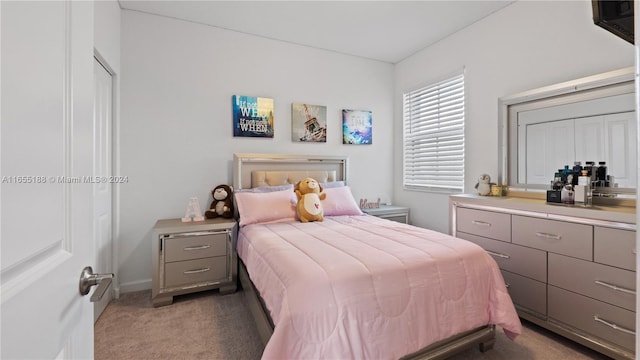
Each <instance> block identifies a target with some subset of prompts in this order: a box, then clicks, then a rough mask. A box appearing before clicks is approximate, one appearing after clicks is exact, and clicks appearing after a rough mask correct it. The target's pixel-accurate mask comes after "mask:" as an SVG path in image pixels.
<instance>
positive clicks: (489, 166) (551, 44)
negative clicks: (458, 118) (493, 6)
mask: <svg viewBox="0 0 640 360" xmlns="http://www.w3.org/2000/svg"><path fill="white" fill-rule="evenodd" d="M633 64H634V47H633V45H632V44H630V43H628V42H626V41H624V40H622V39H620V38H618V37H616V36H614V35H612V34H611V33H609V32H607V31H605V30H603V29H601V28H599V27H597V26H595V25H594V24H593V20H592V12H591V2H590V1H518V2H516V3H514V4H512V5H510V6H508V7H506V8H504V9H502V10H500V11H498V12H496V13H494V14H492V15H491V16H489V17H487V18H485V19H483V20H481V21H479V22H476V23H475V24H473V25H471V26H469V27H467V28H465V29H463V30H462V31H459V32H458V33H456V34H454V35H452V36H450V37H448V38H446V39H444V40H442V41H440V42H438V43H436V44H435V45H433V46H430V47H429V48H427V49H425V50H423V51H421V52H419V53H417V54H415V55H413V56H411V57H410V58H408V59H406V60H404V61H402V62H400V63H399V64H397V65H396V67H395V75H394V78H395V92H394V98H395V107H394V114H395V119H396V121H395V125H394V134H395V135H394V159H395V162H394V164H395V167H394V200H395V202H396V203H398V204H402V205H406V206H410V207H411V221H412V223H413V224H415V225H419V226H423V227H427V228H431V229H435V230H438V231H441V232H448V222H449V214H448V196H447V195H442V194H433V193H423V192H411V191H404V190H403V188H402V93H403V91H407V90H412V89H415V88H417V87H420V86H423V85H427V84H429V83H431V82H434V81H437V80H440V79H442V78H443V77H446V76H448V75H450V74H453V73H455V72H456V71H460V70H461V69H463V68H464V69H465V95H466V123H465V192H473V190H474V185H475V183H476V180H477V177H478V176H479V175H480V174H483V173H488V174H490V175H491V177H492V179H497V177H498V98H500V97H503V96H507V95H510V94H514V93H517V92H521V91H525V90H529V89H534V88H538V87H541V86H546V85H552V84H555V83H558V82H563V81H568V80H572V79H576V78H580V77H585V76H589V75H594V74H598V73H602V72H606V71H610V70H615V69H619V68H623V67H627V66H632V65H633ZM551 175H553V174H550V175H549V176H551Z"/></svg>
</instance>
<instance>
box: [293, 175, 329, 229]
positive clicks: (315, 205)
mask: <svg viewBox="0 0 640 360" xmlns="http://www.w3.org/2000/svg"><path fill="white" fill-rule="evenodd" d="M322 190H323V189H322V186H321V185H320V183H318V181H316V180H315V179H312V178H306V179H302V180H300V181H298V182H297V183H296V185H295V186H294V188H293V191H294V192H295V193H296V197H297V198H298V203H297V205H296V213H297V215H298V219H300V221H302V222H309V221H322V220H324V211H323V209H322V203H320V200H324V199H325V198H326V197H327V194H326V193H323V192H322Z"/></svg>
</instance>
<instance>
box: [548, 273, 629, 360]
mask: <svg viewBox="0 0 640 360" xmlns="http://www.w3.org/2000/svg"><path fill="white" fill-rule="evenodd" d="M548 291H549V318H551V319H555V320H558V321H560V322H563V323H565V324H568V325H570V326H572V327H574V328H578V329H581V330H582V331H585V332H587V333H590V334H593V335H595V336H597V337H599V338H601V339H605V340H607V341H609V342H611V343H614V344H616V345H618V346H620V347H622V348H624V349H627V350H629V351H632V352H633V349H634V344H635V335H633V334H632V333H631V332H634V331H635V320H636V316H635V315H636V314H635V313H634V312H632V311H629V310H625V309H622V308H619V307H617V306H613V305H609V304H607V303H604V302H601V301H598V300H594V299H591V298H588V297H586V296H582V295H578V294H575V293H572V292H570V291H566V290H563V289H560V288H557V287H555V286H551V285H549V289H548ZM605 322H606V323H608V324H609V325H607V324H606V323H605ZM614 326H617V327H621V328H618V329H616V328H614Z"/></svg>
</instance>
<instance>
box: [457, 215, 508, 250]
mask: <svg viewBox="0 0 640 360" xmlns="http://www.w3.org/2000/svg"><path fill="white" fill-rule="evenodd" d="M457 217H458V219H457V230H458V231H462V232H466V233H468V234H473V235H478V236H484V237H487V238H491V239H496V240H502V241H507V242H510V241H511V215H509V214H503V213H497V212H493V211H484V210H475V209H465V208H458V211H457Z"/></svg>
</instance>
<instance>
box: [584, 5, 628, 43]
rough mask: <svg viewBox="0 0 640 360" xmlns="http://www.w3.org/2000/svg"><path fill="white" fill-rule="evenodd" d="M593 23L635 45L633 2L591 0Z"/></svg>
mask: <svg viewBox="0 0 640 360" xmlns="http://www.w3.org/2000/svg"><path fill="white" fill-rule="evenodd" d="M591 5H592V8H593V22H594V23H595V24H596V25H598V26H600V27H602V28H604V29H606V30H608V31H610V32H612V33H613V34H615V35H617V36H619V37H621V38H623V39H624V40H627V41H628V42H630V43H632V44H633V43H634V41H633V38H634V32H633V0H591Z"/></svg>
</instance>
